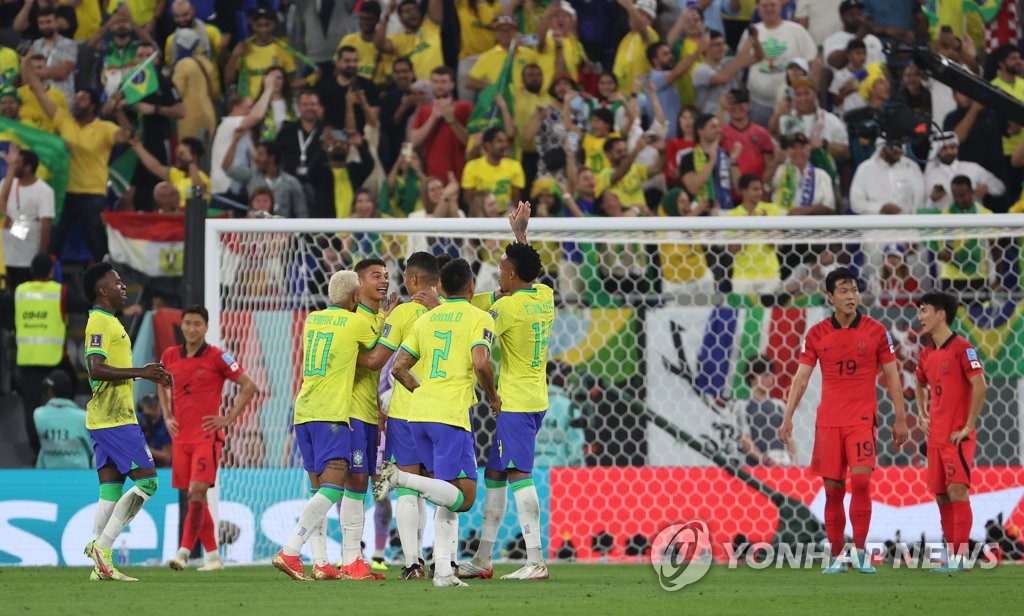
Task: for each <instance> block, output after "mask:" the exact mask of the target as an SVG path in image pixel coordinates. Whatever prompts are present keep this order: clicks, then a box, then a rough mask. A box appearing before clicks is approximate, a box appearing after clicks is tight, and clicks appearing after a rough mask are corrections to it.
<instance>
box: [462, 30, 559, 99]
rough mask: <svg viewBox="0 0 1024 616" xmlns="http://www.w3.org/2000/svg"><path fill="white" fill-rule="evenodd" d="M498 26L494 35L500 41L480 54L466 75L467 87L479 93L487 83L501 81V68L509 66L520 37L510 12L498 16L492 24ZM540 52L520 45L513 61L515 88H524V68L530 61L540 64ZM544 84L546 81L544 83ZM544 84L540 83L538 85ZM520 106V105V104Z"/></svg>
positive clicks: (513, 88)
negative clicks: (516, 42)
mask: <svg viewBox="0 0 1024 616" xmlns="http://www.w3.org/2000/svg"><path fill="white" fill-rule="evenodd" d="M491 27H492V28H494V38H495V40H496V41H497V44H496V45H495V46H494V47H491V48H490V49H488V50H487V51H485V52H483V53H482V54H480V57H479V58H478V59H477V61H476V64H474V65H473V68H472V70H470V71H469V75H468V76H467V77H466V79H465V81H464V83H465V87H466V88H468V89H470V90H473V91H475V92H479V91H480V90H483V89H484V88H486V87H487V86H489V85H491V84H494V83H497V81H498V77H499V76H500V75H501V69H502V68H504V66H505V59H506V58H508V52H509V48H510V47H511V45H512V41H514V40H515V39H516V38H517V37H518V32H517V31H516V21H515V19H513V18H512V17H510V16H509V15H498V16H497V17H495V18H494V22H493V23H492V25H491ZM536 62H537V52H536V51H534V50H533V49H530V48H529V47H523V46H522V45H519V44H517V45H516V48H515V58H514V59H513V60H512V90H513V91H517V90H520V89H522V87H523V70H524V69H526V67H527V66H528V65H530V64H536ZM542 84H543V82H542ZM538 87H540V86H538ZM516 107H519V105H518V104H517V105H516Z"/></svg>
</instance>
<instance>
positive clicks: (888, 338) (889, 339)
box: [885, 332, 892, 346]
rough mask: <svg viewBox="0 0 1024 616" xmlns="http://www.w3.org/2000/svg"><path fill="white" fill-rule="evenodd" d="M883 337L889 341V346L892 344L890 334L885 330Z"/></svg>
mask: <svg viewBox="0 0 1024 616" xmlns="http://www.w3.org/2000/svg"><path fill="white" fill-rule="evenodd" d="M885 339H886V340H888V341H889V346H892V334H890V333H889V332H885Z"/></svg>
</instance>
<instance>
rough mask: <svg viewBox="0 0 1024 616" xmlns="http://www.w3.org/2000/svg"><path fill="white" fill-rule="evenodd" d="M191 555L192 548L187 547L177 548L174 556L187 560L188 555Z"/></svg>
mask: <svg viewBox="0 0 1024 616" xmlns="http://www.w3.org/2000/svg"><path fill="white" fill-rule="evenodd" d="M191 555H192V550H190V549H188V548H178V552H177V554H176V556H177V557H178V558H180V559H181V560H183V561H185V562H188V557H189V556H191Z"/></svg>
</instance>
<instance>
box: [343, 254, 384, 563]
mask: <svg viewBox="0 0 1024 616" xmlns="http://www.w3.org/2000/svg"><path fill="white" fill-rule="evenodd" d="M354 270H355V273H356V274H357V275H358V276H359V304H358V305H357V306H356V311H355V312H356V316H357V317H358V318H360V319H364V320H365V321H366V322H367V324H368V325H369V326H370V328H371V329H372V330H373V331H374V333H376V334H380V332H381V330H383V329H384V315H383V313H382V312H381V305H382V304H383V303H384V300H385V299H386V298H387V296H388V284H389V282H388V268H387V266H386V265H385V263H384V261H382V260H380V259H363V260H362V261H360V262H359V263H357V264H356V266H355V268H354ZM379 383H380V368H377V369H376V370H374V369H373V368H372V367H364V366H362V365H357V367H356V372H355V383H354V384H353V386H352V406H351V416H350V418H349V428H350V430H351V437H352V458H351V464H350V465H349V469H348V480H347V482H346V484H345V495H344V496H343V497H342V499H341V542H342V547H341V564H342V567H341V572H342V573H344V574H345V575H346V576H348V578H349V579H353V580H380V579H384V576H383V575H381V574H379V573H374V572H372V571H370V567H369V565H368V564H367V562H366V561H365V560H364V559H363V553H362V539H363V524H364V523H365V520H366V514H365V512H366V509H365V500H366V488H367V484H368V483H369V480H370V475H373V474H375V472H376V468H375V467H374V466H375V464H376V462H377V385H378V384H379Z"/></svg>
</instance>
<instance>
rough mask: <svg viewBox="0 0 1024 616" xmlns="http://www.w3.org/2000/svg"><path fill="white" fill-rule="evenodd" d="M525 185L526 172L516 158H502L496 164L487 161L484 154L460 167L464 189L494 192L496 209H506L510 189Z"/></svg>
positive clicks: (510, 200) (510, 196)
mask: <svg viewBox="0 0 1024 616" xmlns="http://www.w3.org/2000/svg"><path fill="white" fill-rule="evenodd" d="M525 186H526V173H524V172H523V165H522V163H520V162H519V161H518V160H513V159H511V158H502V159H501V160H500V161H498V164H497V165H492V164H491V163H489V162H487V157H486V156H481V157H480V158H474V159H473V160H471V161H469V162H468V163H466V166H465V167H464V168H463V169H462V188H463V189H464V190H483V191H487V192H491V193H494V198H495V199H497V201H498V210H499V211H501V212H505V211H508V208H509V206H510V204H511V202H512V189H513V188H518V189H519V190H522V189H523V188H524V187H525Z"/></svg>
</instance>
